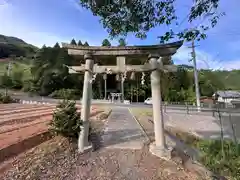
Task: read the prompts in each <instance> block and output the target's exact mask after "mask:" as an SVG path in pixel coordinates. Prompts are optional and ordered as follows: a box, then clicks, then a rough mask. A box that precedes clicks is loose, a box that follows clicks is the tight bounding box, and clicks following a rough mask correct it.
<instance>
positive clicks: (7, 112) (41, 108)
mask: <svg viewBox="0 0 240 180" xmlns="http://www.w3.org/2000/svg"><path fill="white" fill-rule="evenodd" d="M53 108H54V107H47V106H36V107H31V108H17V109H7V110H5V111H0V116H4V115H9V114H18V113H27V112H33V111H39V110H48V109H53Z"/></svg>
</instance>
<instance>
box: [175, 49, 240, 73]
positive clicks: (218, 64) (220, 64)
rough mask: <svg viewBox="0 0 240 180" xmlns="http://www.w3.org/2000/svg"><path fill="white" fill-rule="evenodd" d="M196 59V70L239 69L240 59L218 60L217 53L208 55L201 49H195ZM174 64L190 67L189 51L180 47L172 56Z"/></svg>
mask: <svg viewBox="0 0 240 180" xmlns="http://www.w3.org/2000/svg"><path fill="white" fill-rule="evenodd" d="M196 59H197V68H198V69H213V70H232V69H240V59H230V60H229V59H224V60H220V59H219V53H216V54H215V55H212V54H209V53H207V52H205V51H203V50H201V49H197V48H196ZM173 60H174V63H175V64H188V65H192V62H190V60H191V49H190V48H188V47H186V46H182V47H181V48H180V49H179V50H178V52H177V53H176V54H175V55H174V56H173Z"/></svg>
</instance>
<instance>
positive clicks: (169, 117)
mask: <svg viewBox="0 0 240 180" xmlns="http://www.w3.org/2000/svg"><path fill="white" fill-rule="evenodd" d="M221 117H222V124H223V125H222V127H223V134H224V138H231V139H234V133H233V130H232V126H231V123H230V121H229V116H228V115H227V116H226V115H223V114H222V116H221ZM232 123H233V125H234V129H235V134H236V138H237V139H238V140H239V139H240V133H239V129H240V116H236V115H235V116H234V115H232ZM165 125H166V126H173V127H177V128H179V129H182V130H184V131H187V132H191V133H193V134H195V135H197V136H199V137H202V138H205V139H216V138H219V137H220V136H221V125H220V120H219V118H218V117H212V116H206V115H201V114H198V115H188V114H180V113H176V112H168V113H165Z"/></svg>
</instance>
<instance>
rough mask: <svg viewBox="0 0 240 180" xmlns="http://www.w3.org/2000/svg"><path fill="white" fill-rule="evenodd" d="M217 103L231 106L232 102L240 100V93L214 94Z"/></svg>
mask: <svg viewBox="0 0 240 180" xmlns="http://www.w3.org/2000/svg"><path fill="white" fill-rule="evenodd" d="M213 97H214V99H215V100H217V102H220V103H226V104H231V101H238V100H240V92H238V91H217V92H216V93H214V94H213Z"/></svg>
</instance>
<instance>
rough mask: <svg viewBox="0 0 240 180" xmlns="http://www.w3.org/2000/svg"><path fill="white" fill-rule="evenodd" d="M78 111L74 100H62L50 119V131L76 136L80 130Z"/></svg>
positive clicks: (80, 122)
mask: <svg viewBox="0 0 240 180" xmlns="http://www.w3.org/2000/svg"><path fill="white" fill-rule="evenodd" d="M81 124H82V121H81V120H80V113H78V112H77V108H76V103H75V102H74V101H69V100H64V101H62V102H60V104H59V105H58V106H57V108H56V110H55V112H54V114H53V118H52V121H51V123H50V131H52V132H54V133H56V134H61V135H63V136H66V137H71V138H77V137H78V134H79V132H80V130H81V129H80V126H81Z"/></svg>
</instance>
